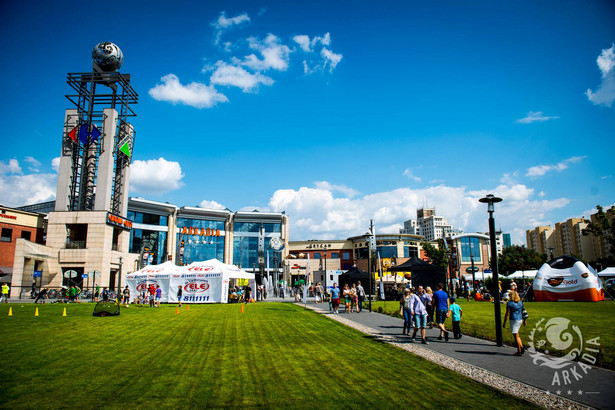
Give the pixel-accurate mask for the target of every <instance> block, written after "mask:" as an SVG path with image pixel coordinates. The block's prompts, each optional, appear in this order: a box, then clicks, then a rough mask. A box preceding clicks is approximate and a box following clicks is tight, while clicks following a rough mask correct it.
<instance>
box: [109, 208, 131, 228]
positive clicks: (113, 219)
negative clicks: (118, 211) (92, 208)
mask: <svg viewBox="0 0 615 410" xmlns="http://www.w3.org/2000/svg"><path fill="white" fill-rule="evenodd" d="M107 224H108V225H113V226H117V227H119V228H123V229H126V230H131V229H132V221H130V220H128V219H126V218H122V217H121V216H118V215H115V214H112V213H111V212H107Z"/></svg>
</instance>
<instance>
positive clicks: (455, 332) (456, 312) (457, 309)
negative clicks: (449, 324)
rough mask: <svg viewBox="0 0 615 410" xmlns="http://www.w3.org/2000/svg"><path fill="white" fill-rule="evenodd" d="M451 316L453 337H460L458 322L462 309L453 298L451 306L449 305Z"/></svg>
mask: <svg viewBox="0 0 615 410" xmlns="http://www.w3.org/2000/svg"><path fill="white" fill-rule="evenodd" d="M449 310H450V312H451V313H452V315H453V317H452V319H453V337H454V338H455V339H461V329H460V327H459V322H461V316H462V315H463V309H461V306H459V305H458V304H456V303H455V298H451V306H450V307H449Z"/></svg>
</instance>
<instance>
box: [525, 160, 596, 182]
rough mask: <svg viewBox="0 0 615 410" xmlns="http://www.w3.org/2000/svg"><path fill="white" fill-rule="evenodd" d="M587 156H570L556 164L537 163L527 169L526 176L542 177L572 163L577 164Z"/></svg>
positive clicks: (565, 167)
mask: <svg viewBox="0 0 615 410" xmlns="http://www.w3.org/2000/svg"><path fill="white" fill-rule="evenodd" d="M585 158H587V156H585V155H584V156H580V157H570V158H568V159H565V160H563V161H562V162H558V163H557V164H555V165H536V166H533V167H530V168H528V169H527V172H526V173H525V176H526V177H540V176H543V175H545V174H546V173H547V172H551V171H556V172H561V171H563V170H565V169H567V168H568V165H570V164H576V163H578V162H581V161H582V160H583V159H585Z"/></svg>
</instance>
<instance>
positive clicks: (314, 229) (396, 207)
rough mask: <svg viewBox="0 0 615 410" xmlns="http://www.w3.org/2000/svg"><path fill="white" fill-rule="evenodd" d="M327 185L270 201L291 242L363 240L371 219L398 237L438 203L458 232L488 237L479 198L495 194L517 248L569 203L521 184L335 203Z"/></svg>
mask: <svg viewBox="0 0 615 410" xmlns="http://www.w3.org/2000/svg"><path fill="white" fill-rule="evenodd" d="M325 182H326V181H322V182H320V183H319V185H318V187H316V188H308V187H301V188H299V189H280V190H277V191H276V192H275V193H274V194H273V196H272V197H271V199H270V201H269V208H270V209H271V210H272V211H274V212H281V211H286V213H287V214H288V215H289V216H290V223H291V227H290V232H291V235H292V238H291V239H292V240H299V239H305V238H322V239H330V238H347V237H350V236H355V235H361V234H363V233H364V232H365V231H366V230H367V228H368V226H369V220H370V219H373V220H374V225H375V226H376V231H377V232H378V233H398V232H399V230H398V228H399V227H401V226H402V224H403V221H405V220H408V219H416V210H417V209H418V208H420V207H422V206H423V204H424V203H426V202H427V203H429V204H434V206H435V207H436V211H437V213H438V215H441V216H444V217H446V218H448V220H449V222H450V223H451V224H452V225H453V226H454V227H455V228H457V229H462V230H464V231H465V232H486V231H487V230H488V226H487V221H488V215H487V208H486V206H485V205H484V204H482V203H479V202H478V199H480V198H481V197H483V196H485V195H486V194H488V193H493V194H495V195H497V196H499V197H501V198H503V199H504V201H503V202H501V203H500V204H498V205H497V209H496V211H497V214H496V218H497V224H498V227H500V226H501V227H502V229H503V230H504V232H510V233H511V235H512V238H513V241H514V242H515V243H523V242H524V239H525V229H530V228H533V227H534V226H538V225H539V224H541V223H543V222H544V220H545V217H546V214H547V213H549V212H550V211H552V210H554V209H558V208H562V207H564V206H565V205H567V204H568V203H569V202H570V201H569V200H568V199H566V198H560V199H556V200H551V201H548V200H536V199H534V190H533V189H532V188H529V187H527V186H525V185H521V184H517V185H505V184H503V185H500V186H497V187H495V188H494V189H492V190H485V191H469V190H467V189H466V188H465V187H450V186H445V185H438V186H432V187H427V188H422V189H410V188H399V189H395V190H393V191H389V192H379V193H375V194H370V195H364V196H362V197H357V198H354V199H353V198H335V197H334V196H333V193H332V190H331V189H327V187H328V186H327V184H326V183H325ZM331 186H334V185H331ZM520 221H522V225H520ZM507 227H514V228H512V229H511V228H507Z"/></svg>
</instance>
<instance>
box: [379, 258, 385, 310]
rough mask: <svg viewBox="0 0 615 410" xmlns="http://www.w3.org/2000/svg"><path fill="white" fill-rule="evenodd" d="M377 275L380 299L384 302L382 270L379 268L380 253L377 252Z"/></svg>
mask: <svg viewBox="0 0 615 410" xmlns="http://www.w3.org/2000/svg"><path fill="white" fill-rule="evenodd" d="M378 274H379V275H380V299H382V300H384V284H383V283H382V270H381V267H380V252H378Z"/></svg>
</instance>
